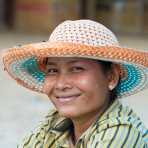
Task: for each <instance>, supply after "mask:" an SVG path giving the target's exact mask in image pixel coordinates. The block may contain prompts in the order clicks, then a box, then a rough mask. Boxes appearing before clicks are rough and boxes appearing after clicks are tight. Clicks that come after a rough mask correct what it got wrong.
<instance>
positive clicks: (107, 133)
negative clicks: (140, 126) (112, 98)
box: [89, 124, 148, 148]
mask: <svg viewBox="0 0 148 148" xmlns="http://www.w3.org/2000/svg"><path fill="white" fill-rule="evenodd" d="M89 144H90V147H91V148H115V147H117V148H147V147H148V144H147V143H146V142H144V140H143V137H142V134H141V133H140V132H139V131H138V130H137V129H136V128H135V127H133V126H132V125H128V124H127V125H126V124H125V125H116V126H113V127H110V128H106V129H104V130H103V131H101V132H100V133H98V134H96V135H95V136H94V137H92V139H91V141H90V143H89Z"/></svg>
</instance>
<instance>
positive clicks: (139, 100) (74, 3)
mask: <svg viewBox="0 0 148 148" xmlns="http://www.w3.org/2000/svg"><path fill="white" fill-rule="evenodd" d="M147 18H148V1H147V0H0V52H2V51H5V49H7V48H9V47H12V46H16V45H20V44H26V43H31V42H40V41H43V40H48V37H49V34H50V33H51V31H52V30H53V29H54V28H55V26H56V25H57V24H59V23H60V22H62V21H64V20H68V19H69V20H75V19H93V20H96V21H98V22H100V23H102V24H104V25H105V26H107V27H108V28H110V29H111V30H112V31H113V32H114V33H115V34H116V35H117V37H118V39H119V42H120V43H121V45H122V46H126V47H133V48H137V49H139V50H141V49H142V50H148V19H147ZM147 99H148V90H145V91H143V92H140V93H138V94H136V95H134V96H130V97H127V98H124V99H123V100H122V102H123V103H124V104H125V105H126V104H128V105H130V106H131V107H132V108H134V109H135V111H136V112H137V114H138V115H139V116H140V117H141V119H142V120H143V122H144V123H145V125H146V126H147V127H148V116H147V112H148V108H147V106H148V100H147ZM52 107H53V106H52V105H51V103H50V101H49V100H48V98H46V96H43V95H40V94H37V93H34V92H31V91H29V90H27V89H25V88H23V87H20V86H18V85H17V84H16V82H15V81H13V80H11V78H10V77H9V76H8V75H7V74H6V73H5V72H4V71H3V65H2V60H1V61H0V121H1V122H0V147H5V148H13V147H16V145H17V143H19V142H20V141H21V139H22V138H23V136H24V135H26V134H27V133H28V132H29V131H30V130H32V129H34V128H35V127H36V126H37V125H38V124H39V121H41V120H42V119H43V117H44V116H45V115H46V113H47V111H48V110H50V109H51V108H52Z"/></svg>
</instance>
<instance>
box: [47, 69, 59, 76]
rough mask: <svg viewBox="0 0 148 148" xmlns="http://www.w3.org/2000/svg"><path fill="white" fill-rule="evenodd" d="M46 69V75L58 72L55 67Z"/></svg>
mask: <svg viewBox="0 0 148 148" xmlns="http://www.w3.org/2000/svg"><path fill="white" fill-rule="evenodd" d="M46 71H47V74H48V75H55V74H57V73H58V69H56V68H47V70H46Z"/></svg>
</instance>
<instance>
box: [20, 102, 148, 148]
mask: <svg viewBox="0 0 148 148" xmlns="http://www.w3.org/2000/svg"><path fill="white" fill-rule="evenodd" d="M72 127H73V125H72V122H71V120H70V119H67V118H64V117H60V115H59V114H58V112H57V111H56V110H53V111H50V113H49V114H48V115H47V116H46V117H45V120H44V121H43V122H42V123H41V125H39V127H38V128H37V129H36V130H35V131H33V132H31V133H30V134H29V136H27V137H25V138H24V140H23V142H22V143H21V144H20V145H19V146H18V147H19V148H69V147H70V145H69V137H70V135H71V132H72V130H71V129H72ZM75 147H76V148H148V129H147V128H146V127H144V125H143V123H142V122H141V121H140V119H139V117H138V116H137V115H136V114H135V113H134V112H133V110H132V109H129V108H128V107H125V106H123V105H122V104H121V103H120V101H119V100H116V101H115V102H114V103H113V104H112V105H111V106H110V107H109V108H108V110H107V111H106V112H105V113H104V114H103V115H102V116H101V117H100V118H98V119H97V120H96V121H95V122H94V123H93V124H92V125H91V126H90V127H89V128H88V129H87V130H86V131H85V132H84V133H83V134H82V135H81V137H80V138H79V140H78V141H77V143H76V146H75Z"/></svg>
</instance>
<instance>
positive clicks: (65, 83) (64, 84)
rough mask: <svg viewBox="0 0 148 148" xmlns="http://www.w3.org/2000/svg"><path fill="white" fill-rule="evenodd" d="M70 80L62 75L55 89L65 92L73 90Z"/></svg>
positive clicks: (58, 78)
mask: <svg viewBox="0 0 148 148" xmlns="http://www.w3.org/2000/svg"><path fill="white" fill-rule="evenodd" d="M71 87H72V86H71V82H70V78H69V76H68V75H66V74H60V75H59V76H58V77H57V80H56V83H55V89H58V90H65V89H69V88H71Z"/></svg>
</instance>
